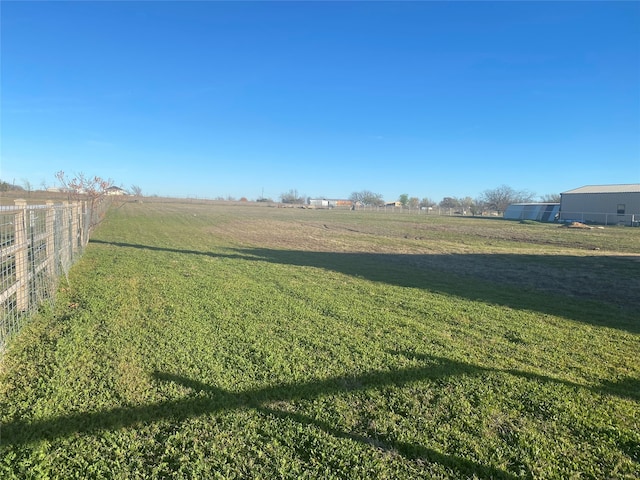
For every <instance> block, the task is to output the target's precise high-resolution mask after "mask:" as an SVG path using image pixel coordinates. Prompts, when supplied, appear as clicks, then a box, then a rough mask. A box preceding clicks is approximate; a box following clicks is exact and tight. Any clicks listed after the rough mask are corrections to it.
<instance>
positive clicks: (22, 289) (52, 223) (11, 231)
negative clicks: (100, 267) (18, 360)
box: [0, 199, 108, 354]
mask: <svg viewBox="0 0 640 480" xmlns="http://www.w3.org/2000/svg"><path fill="white" fill-rule="evenodd" d="M107 203H108V202H106V201H104V200H102V199H98V200H94V201H93V202H87V201H80V202H74V203H69V202H62V203H57V204H54V203H53V202H47V203H46V204H44V205H27V203H26V201H24V200H16V201H15V205H14V206H3V207H0V354H1V353H2V352H3V350H4V348H5V347H6V345H7V342H8V340H9V338H10V337H11V336H12V335H14V334H15V333H16V332H18V330H20V328H21V326H22V325H23V324H24V321H25V320H26V318H28V316H29V314H30V313H31V312H33V311H34V310H35V309H37V308H38V307H39V306H40V305H42V304H43V303H44V302H45V301H48V300H51V299H53V297H54V294H55V291H56V288H57V284H58V279H59V278H60V276H61V275H67V274H68V272H69V269H70V268H71V266H72V265H73V263H74V262H75V261H76V260H77V259H78V258H79V257H80V255H81V254H82V251H83V250H84V247H85V246H86V244H87V242H88V241H89V234H90V231H91V228H92V227H93V226H94V225H95V224H97V222H98V221H99V219H100V218H101V217H102V215H103V214H104V211H105V210H106V207H107Z"/></svg>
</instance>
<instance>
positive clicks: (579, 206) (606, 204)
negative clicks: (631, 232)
mask: <svg viewBox="0 0 640 480" xmlns="http://www.w3.org/2000/svg"><path fill="white" fill-rule="evenodd" d="M618 205H624V206H625V208H624V214H622V215H621V214H618ZM560 218H561V219H562V220H577V221H581V222H594V223H604V224H607V225H612V224H618V223H624V224H631V223H632V222H633V221H638V220H640V192H628V193H563V194H562V200H561V203H560Z"/></svg>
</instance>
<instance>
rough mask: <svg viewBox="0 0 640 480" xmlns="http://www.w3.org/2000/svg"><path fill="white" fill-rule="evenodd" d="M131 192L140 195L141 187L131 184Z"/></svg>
mask: <svg viewBox="0 0 640 480" xmlns="http://www.w3.org/2000/svg"><path fill="white" fill-rule="evenodd" d="M131 193H133V194H134V195H135V196H136V197H141V196H142V188H140V187H139V186H138V185H131Z"/></svg>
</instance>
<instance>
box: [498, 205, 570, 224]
mask: <svg viewBox="0 0 640 480" xmlns="http://www.w3.org/2000/svg"><path fill="white" fill-rule="evenodd" d="M559 212H560V204H559V203H512V204H511V205H509V206H508V207H507V209H506V210H505V212H504V218H506V219H509V220H536V221H538V222H553V221H555V220H556V219H557V218H556V216H557V215H558V213H559Z"/></svg>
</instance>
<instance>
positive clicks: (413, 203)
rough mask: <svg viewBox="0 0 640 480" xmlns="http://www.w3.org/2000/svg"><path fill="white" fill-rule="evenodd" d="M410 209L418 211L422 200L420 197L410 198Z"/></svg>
mask: <svg viewBox="0 0 640 480" xmlns="http://www.w3.org/2000/svg"><path fill="white" fill-rule="evenodd" d="M408 205H409V208H415V209H417V208H418V207H419V206H420V200H419V199H418V197H409V203H408Z"/></svg>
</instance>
